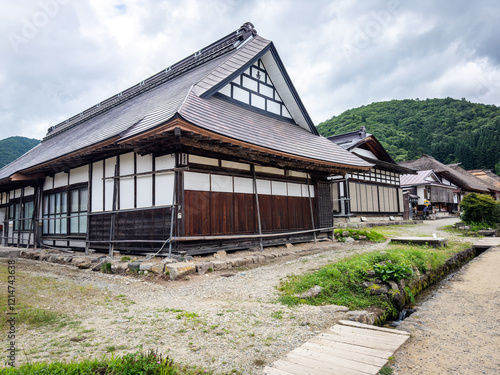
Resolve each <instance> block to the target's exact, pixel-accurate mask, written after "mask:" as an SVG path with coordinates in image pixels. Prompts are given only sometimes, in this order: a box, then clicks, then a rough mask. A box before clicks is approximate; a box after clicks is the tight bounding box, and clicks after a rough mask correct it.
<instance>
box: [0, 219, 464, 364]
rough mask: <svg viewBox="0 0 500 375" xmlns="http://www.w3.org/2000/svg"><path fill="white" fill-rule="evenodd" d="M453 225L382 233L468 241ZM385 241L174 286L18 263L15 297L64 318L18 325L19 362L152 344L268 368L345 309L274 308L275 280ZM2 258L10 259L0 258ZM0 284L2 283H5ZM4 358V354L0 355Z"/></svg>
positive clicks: (334, 247) (189, 356)
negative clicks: (450, 229)
mask: <svg viewBox="0 0 500 375" xmlns="http://www.w3.org/2000/svg"><path fill="white" fill-rule="evenodd" d="M456 221H457V219H444V220H438V221H426V222H424V224H422V225H414V226H404V227H398V228H396V227H394V228H392V227H387V228H386V229H384V231H386V233H388V234H390V233H393V234H394V235H403V234H405V235H408V236H423V235H426V236H430V235H432V234H433V233H436V234H437V235H438V236H446V237H448V238H450V239H455V240H461V241H467V240H469V239H466V238H463V237H456V238H452V237H451V236H450V234H449V233H444V232H441V231H440V230H439V229H438V227H440V226H443V225H449V224H451V223H453V222H456ZM386 246H387V243H381V244H368V243H363V242H360V243H358V242H356V243H354V244H350V245H347V244H340V243H331V242H328V243H320V244H318V245H307V244H306V245H300V247H315V248H317V250H318V251H319V253H318V254H315V255H309V256H305V257H301V258H297V259H292V260H286V259H283V258H277V260H276V262H275V263H271V264H268V265H264V266H259V267H257V268H253V269H239V270H230V271H221V272H213V273H209V274H206V275H203V276H198V275H196V276H193V277H191V278H190V279H189V280H185V281H174V282H170V281H166V280H161V279H156V280H154V281H148V279H145V278H142V279H140V278H134V277H132V276H120V275H106V274H101V273H96V272H92V271H89V270H85V271H82V270H76V269H74V268H73V267H69V266H64V265H57V264H50V263H45V262H43V263H41V262H35V261H29V260H17V261H16V262H17V264H16V266H17V275H18V279H17V280H18V281H17V288H18V289H17V290H18V292H17V293H18V301H19V302H18V303H20V304H22V303H23V300H24V301H25V302H28V301H29V303H30V304H31V305H32V306H36V307H39V308H43V309H46V310H50V311H54V312H57V313H61V314H64V317H63V318H61V319H60V321H59V322H58V324H55V325H41V327H39V328H33V327H32V328H31V329H29V330H28V329H27V328H26V327H25V326H22V325H21V326H20V327H18V336H17V347H18V349H20V352H19V353H22V355H21V354H19V355H18V358H17V361H18V364H20V363H23V362H26V361H27V360H30V361H41V360H66V361H69V360H78V359H82V358H88V357H100V356H102V355H109V353H111V352H113V353H115V354H124V353H128V352H134V351H136V350H138V349H142V350H149V349H154V350H158V351H159V352H161V353H164V354H169V355H170V357H171V358H174V360H175V361H176V362H182V363H186V364H190V365H195V366H199V367H203V368H206V369H211V370H214V371H216V372H217V373H230V372H233V373H241V374H260V373H261V372H262V368H263V367H264V366H265V365H267V364H269V363H271V362H274V361H275V360H277V359H279V358H280V357H281V356H283V355H285V354H286V353H287V352H289V351H291V350H293V349H294V348H296V347H297V346H300V345H301V344H302V343H304V342H305V341H307V340H308V339H309V338H311V337H313V336H315V335H316V334H317V333H319V332H322V331H324V330H327V329H328V328H329V327H331V326H332V325H333V324H335V323H336V322H337V321H338V320H340V319H345V318H346V315H345V313H334V314H331V313H324V312H323V311H322V310H321V308H320V307H313V306H299V307H294V308H288V307H286V306H283V305H280V304H278V303H277V302H276V301H277V297H278V294H277V291H276V286H277V285H278V284H279V282H280V280H282V279H283V278H285V277H286V276H287V275H290V274H301V273H305V272H308V271H310V270H313V269H317V268H319V267H321V266H323V265H324V264H326V263H328V262H333V261H337V260H340V259H342V258H344V257H346V256H350V255H353V254H357V253H364V252H370V251H374V250H380V249H384V248H385V247H386ZM297 247H298V246H294V248H297ZM266 251H268V252H272V251H273V249H266ZM274 251H275V250H274ZM279 251H283V248H280V249H279ZM240 254H241V253H240ZM229 256H231V255H229ZM1 264H6V262H5V260H2V261H1ZM230 275H231V276H230ZM228 276H230V277H228ZM1 284H2V285H1V287H2V288H4V289H5V288H6V286H5V282H4V281H3V280H2V282H1ZM419 343H420V341H416V340H415V339H413V338H412V339H411V340H409V344H407V346H406V347H405V348H406V349H404V351H403V352H402V353H403V354H401V355H399V357H398V359H397V362H396V363H397V366H396V368H397V371H400V370H401V369H402V368H403V367H405V366H406V362H405V360H406V358H410V357H409V356H408V354H407V353H409V352H415V351H416V350H417V349H415V347H410V346H408V345H413V344H416V345H417V347H416V348H418V347H419ZM4 358H5V357H4V353H2V357H1V358H0V360H2V361H3V360H4ZM399 373H400V374H406V372H399ZM408 373H409V372H408ZM414 373H434V372H414ZM435 373H436V374H437V373H439V372H435ZM412 374H413V372H412Z"/></svg>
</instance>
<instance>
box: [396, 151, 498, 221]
mask: <svg viewBox="0 0 500 375" xmlns="http://www.w3.org/2000/svg"><path fill="white" fill-rule="evenodd" d="M399 164H400V165H402V166H404V167H408V168H413V169H416V170H418V171H419V173H420V172H428V171H432V172H433V173H434V175H435V176H436V177H437V179H438V181H439V182H438V181H436V183H439V185H436V184H435V183H434V187H433V186H432V184H431V185H429V188H428V189H426V190H424V192H425V191H426V194H427V197H423V196H421V194H418V207H417V210H418V211H419V212H422V211H423V209H424V206H423V204H422V203H421V202H422V199H427V200H429V201H430V203H431V205H430V206H429V207H428V210H431V211H432V212H434V213H436V215H438V216H443V215H446V214H450V213H453V212H456V211H458V210H459V204H460V202H461V200H462V197H463V196H464V195H465V194H467V193H471V192H475V193H481V194H490V195H495V193H494V191H492V189H490V188H489V187H488V186H487V185H486V184H485V183H484V182H483V181H481V180H480V179H479V178H477V177H476V176H474V175H472V174H471V173H469V172H467V171H465V170H464V169H462V168H461V167H460V166H459V165H458V164H450V165H445V164H443V163H441V162H439V161H437V160H436V159H435V158H433V157H432V156H430V155H425V154H424V155H422V156H421V157H420V158H419V159H417V160H410V161H405V162H401V163H399ZM420 176H422V174H420ZM424 179H425V178H424ZM420 182H423V181H420ZM401 185H402V186H403V188H404V189H405V190H407V189H409V188H410V187H412V186H416V185H415V181H412V177H411V176H404V177H403V179H402V183H401ZM449 187H452V188H453V189H454V191H453V195H450V191H449V190H450V188H449Z"/></svg>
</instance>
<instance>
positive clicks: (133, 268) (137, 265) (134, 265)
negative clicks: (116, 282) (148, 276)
mask: <svg viewBox="0 0 500 375" xmlns="http://www.w3.org/2000/svg"><path fill="white" fill-rule="evenodd" d="M141 263H142V262H141V261H139V260H136V261H135V262H132V263H129V264H128V269H129V270H130V271H132V272H139V270H140V267H141Z"/></svg>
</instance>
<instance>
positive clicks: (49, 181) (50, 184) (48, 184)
mask: <svg viewBox="0 0 500 375" xmlns="http://www.w3.org/2000/svg"><path fill="white" fill-rule="evenodd" d="M53 188H54V178H52V177H45V181H44V182H43V190H50V189H53Z"/></svg>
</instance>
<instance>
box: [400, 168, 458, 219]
mask: <svg viewBox="0 0 500 375" xmlns="http://www.w3.org/2000/svg"><path fill="white" fill-rule="evenodd" d="M401 188H402V189H403V190H404V191H405V192H407V193H408V194H409V198H410V200H411V202H410V203H411V211H410V218H416V217H423V216H430V215H437V216H448V215H449V214H451V213H453V212H454V211H457V210H458V203H459V199H460V189H459V188H458V187H457V186H456V185H454V184H452V183H450V182H449V181H448V180H446V179H444V180H441V179H440V178H439V177H438V176H437V175H436V173H434V171H432V170H423V171H418V172H417V174H416V175H409V174H406V175H402V176H401Z"/></svg>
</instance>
